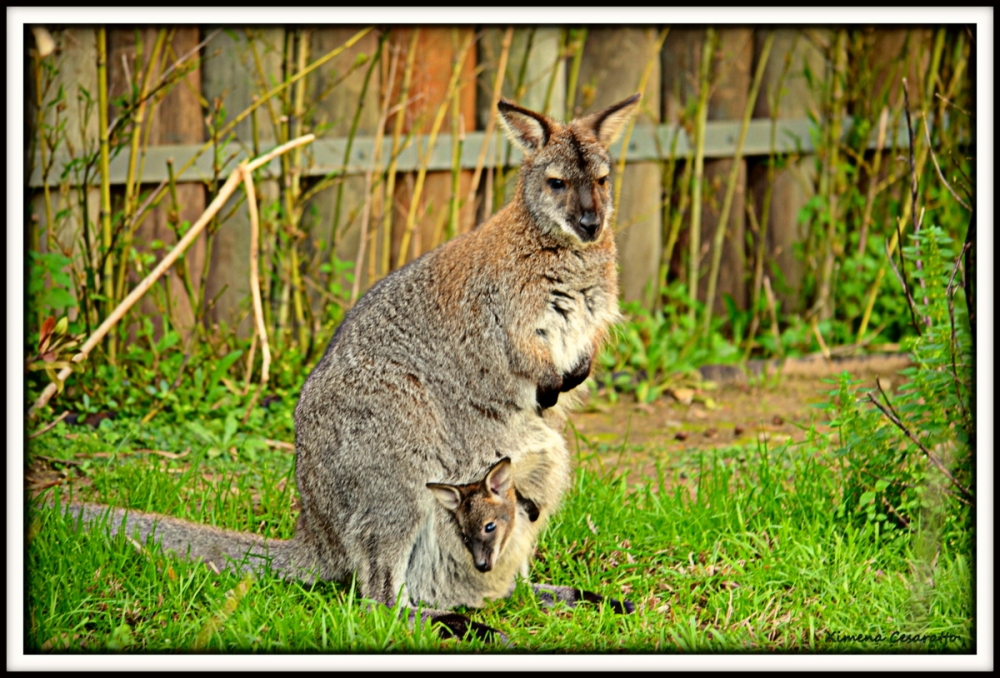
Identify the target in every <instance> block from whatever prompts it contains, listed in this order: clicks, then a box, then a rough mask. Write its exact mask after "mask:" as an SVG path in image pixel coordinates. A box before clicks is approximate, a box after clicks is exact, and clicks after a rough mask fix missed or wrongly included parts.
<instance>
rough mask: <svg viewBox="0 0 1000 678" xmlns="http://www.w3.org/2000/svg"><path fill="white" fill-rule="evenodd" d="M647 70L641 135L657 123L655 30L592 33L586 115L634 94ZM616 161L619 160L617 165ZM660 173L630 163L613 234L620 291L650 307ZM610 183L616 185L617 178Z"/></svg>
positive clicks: (586, 56)
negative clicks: (617, 254)
mask: <svg viewBox="0 0 1000 678" xmlns="http://www.w3.org/2000/svg"><path fill="white" fill-rule="evenodd" d="M647 66H651V68H652V72H651V75H650V77H649V80H648V82H647V83H646V88H645V91H643V93H642V94H643V102H642V109H641V112H640V113H639V115H638V116H637V120H636V130H637V131H638V130H639V129H641V128H646V129H647V130H649V129H650V128H651V127H652V126H654V125H655V124H656V123H657V122H659V121H658V119H657V117H658V114H659V111H660V57H659V52H658V50H657V40H656V29H654V28H595V29H591V30H590V32H589V34H588V36H587V44H586V47H585V48H584V53H583V62H582V64H581V68H580V82H581V83H582V84H584V85H586V86H587V87H588V88H590V87H592V88H593V90H592V91H593V99H592V100H590V101H587V102H586V103H587V104H588V105H587V109H588V110H597V109H600V108H602V107H604V106H609V105H611V104H613V103H615V102H617V101H621V100H622V99H625V98H626V97H628V96H630V95H632V94H634V93H635V92H636V91H638V88H639V81H640V78H641V77H642V72H643V70H644V69H645V68H646V67H647ZM624 74H627V75H624ZM588 99H589V97H588ZM650 113H652V116H651V115H650ZM618 157H619V156H615V159H616V160H617V158H618ZM662 171H663V170H662V166H661V165H660V163H658V162H630V163H628V164H626V165H625V173H624V177H623V179H622V182H621V195H620V197H619V198H618V214H617V215H616V217H615V224H616V226H615V230H616V231H617V244H618V252H619V260H620V261H621V262H622V266H621V277H620V287H621V291H622V295H623V296H624V297H625V299H627V300H642V299H646V300H647V301H648V299H649V292H653V293H655V292H656V290H655V289H653V290H650V289H649V286H650V283H653V286H655V282H654V281H655V280H656V277H657V272H658V270H659V265H660V251H661V250H662V248H663V243H662V237H661V233H662V228H661V223H662V211H661V209H660V186H661V183H662V180H663V177H662ZM616 172H617V170H616ZM612 180H615V177H614V174H613V175H612ZM616 183H617V181H616Z"/></svg>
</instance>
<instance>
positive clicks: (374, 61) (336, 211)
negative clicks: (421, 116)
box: [330, 31, 389, 275]
mask: <svg viewBox="0 0 1000 678" xmlns="http://www.w3.org/2000/svg"><path fill="white" fill-rule="evenodd" d="M388 39H389V32H388V31H386V32H385V33H383V34H382V35H381V36H380V37H379V41H378V47H376V48H375V54H374V55H373V56H372V58H371V62H370V63H369V64H368V70H367V71H365V79H364V81H363V82H362V83H361V94H360V95H359V96H358V105H357V107H356V108H355V109H354V118H353V119H352V120H351V129H350V130H349V131H348V133H347V145H346V146H345V148H344V168H343V169H342V170H341V175H346V174H347V165H348V164H349V163H350V161H351V151H352V150H353V147H354V137H355V136H356V135H357V133H358V126H359V125H360V124H361V111H362V110H363V109H364V107H365V96H366V95H367V93H368V84H369V83H370V82H371V79H372V73H373V72H374V71H375V67H376V66H378V65H379V64H380V63H381V56H382V49H383V48H384V47H385V43H386V41H387V40H388ZM343 200H344V181H343V179H341V181H340V183H339V184H337V200H336V203H335V205H334V208H333V225H332V226H331V227H330V265H331V266H332V265H333V263H334V260H335V259H336V258H337V245H338V244H339V243H340V211H341V209H342V205H343ZM354 273H355V275H358V274H359V271H358V270H355V271H354Z"/></svg>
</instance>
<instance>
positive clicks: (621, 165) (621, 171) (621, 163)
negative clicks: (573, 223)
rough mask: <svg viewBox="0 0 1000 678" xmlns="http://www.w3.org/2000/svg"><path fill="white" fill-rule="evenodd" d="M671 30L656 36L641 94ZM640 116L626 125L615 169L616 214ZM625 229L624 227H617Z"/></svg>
mask: <svg viewBox="0 0 1000 678" xmlns="http://www.w3.org/2000/svg"><path fill="white" fill-rule="evenodd" d="M669 32H670V28H669V27H668V28H664V29H663V30H661V31H660V34H659V35H658V36H657V37H656V49H654V50H653V53H652V56H651V57H650V58H649V59H648V60H647V61H646V67H645V68H643V70H642V75H641V76H639V89H638V90H637V91H638V92H640V93H641V94H645V92H646V85H647V84H649V78H650V76H651V75H652V74H653V67H654V66H656V63H657V62H658V61H659V60H660V50H661V49H663V42H664V41H665V40H666V39H667V33H669ZM638 117H639V116H636V115H633V116H632V118H631V120H629V122H628V125H627V126H626V127H625V134H623V135H622V150H621V155H620V156H619V157H618V167H617V168H616V169H615V187H614V196H615V206H614V214H615V216H616V217H617V215H618V205H619V204H620V203H621V199H622V193H621V188H622V181H623V180H624V178H625V161H626V159H627V158H628V144H629V140H630V139H631V138H632V131H633V130H634V129H635V124H636V121H637V118H638ZM616 230H623V229H620V228H619V229H616Z"/></svg>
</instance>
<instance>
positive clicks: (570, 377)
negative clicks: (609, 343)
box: [559, 355, 594, 393]
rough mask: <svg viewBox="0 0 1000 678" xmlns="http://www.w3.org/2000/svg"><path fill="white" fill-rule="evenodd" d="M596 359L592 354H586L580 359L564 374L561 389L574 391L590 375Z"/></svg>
mask: <svg viewBox="0 0 1000 678" xmlns="http://www.w3.org/2000/svg"><path fill="white" fill-rule="evenodd" d="M593 362H594V359H593V357H592V356H589V355H587V356H584V357H583V358H581V359H580V362H578V363H577V364H576V365H575V366H574V367H573V369H572V370H570V371H569V372H567V373H566V374H564V375H562V386H560V387H559V390H560V391H561V392H563V393H565V392H566V391H572V390H573V389H574V388H576V387H577V386H579V385H580V384H582V383H583V382H585V381H586V380H587V377H589V376H590V368H591V367H592V366H593Z"/></svg>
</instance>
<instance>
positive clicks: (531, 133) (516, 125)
mask: <svg viewBox="0 0 1000 678" xmlns="http://www.w3.org/2000/svg"><path fill="white" fill-rule="evenodd" d="M497 109H498V110H499V111H500V122H501V123H503V126H504V129H506V130H507V137H508V138H509V139H510V140H511V141H512V142H513V143H515V144H517V145H518V146H520V147H521V148H523V149H524V152H525V153H528V154H531V153H534V152H535V151H537V150H538V149H540V148H542V147H543V146H544V145H545V144H547V143H549V137H550V136H552V131H553V125H554V123H553V121H552V120H549V119H548V118H546V117H545V116H544V115H542V114H541V113H535V112H534V111H529V110H528V109H527V108H521V107H520V106H517V105H515V104H512V103H511V102H509V101H507V100H506V99H501V100H500V101H499V102H498V103H497Z"/></svg>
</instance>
